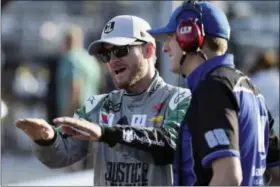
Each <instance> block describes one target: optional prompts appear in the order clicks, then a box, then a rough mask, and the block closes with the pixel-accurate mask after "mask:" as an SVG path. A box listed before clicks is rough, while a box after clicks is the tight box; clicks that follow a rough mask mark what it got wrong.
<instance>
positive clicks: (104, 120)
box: [99, 112, 115, 126]
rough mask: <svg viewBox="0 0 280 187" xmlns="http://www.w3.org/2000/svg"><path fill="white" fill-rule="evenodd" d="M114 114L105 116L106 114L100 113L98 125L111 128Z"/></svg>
mask: <svg viewBox="0 0 280 187" xmlns="http://www.w3.org/2000/svg"><path fill="white" fill-rule="evenodd" d="M114 116H115V114H112V113H110V114H107V113H106V112H100V116H99V124H101V125H106V126H112V125H113V121H114Z"/></svg>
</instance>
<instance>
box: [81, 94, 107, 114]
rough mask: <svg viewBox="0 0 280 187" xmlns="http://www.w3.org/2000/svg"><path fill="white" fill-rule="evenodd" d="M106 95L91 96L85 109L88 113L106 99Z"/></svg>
mask: <svg viewBox="0 0 280 187" xmlns="http://www.w3.org/2000/svg"><path fill="white" fill-rule="evenodd" d="M104 96H105V95H104V94H103V95H96V96H91V97H89V98H88V99H87V100H86V104H85V108H86V113H88V112H90V111H91V110H92V109H94V107H96V105H97V104H98V103H99V101H100V100H101V99H102V98H103V97H104Z"/></svg>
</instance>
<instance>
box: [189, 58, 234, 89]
mask: <svg viewBox="0 0 280 187" xmlns="http://www.w3.org/2000/svg"><path fill="white" fill-rule="evenodd" d="M218 66H229V67H233V68H234V67H235V65H234V57H233V55H232V54H224V55H221V56H216V57H213V58H211V59H208V60H206V61H205V62H204V63H202V64H200V65H199V66H198V67H197V68H196V69H195V70H194V71H193V72H191V73H190V74H189V75H188V76H187V77H186V79H185V82H186V83H187V84H188V86H189V89H190V90H191V91H192V92H193V91H194V90H195V89H196V87H197V85H198V83H199V82H200V81H201V80H203V79H204V77H205V75H206V74H207V73H209V72H210V71H211V70H212V69H214V68H216V67H218Z"/></svg>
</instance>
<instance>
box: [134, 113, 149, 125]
mask: <svg viewBox="0 0 280 187" xmlns="http://www.w3.org/2000/svg"><path fill="white" fill-rule="evenodd" d="M146 118H147V115H141V114H134V115H133V116H132V121H131V125H132V126H138V127H144V126H145V124H146Z"/></svg>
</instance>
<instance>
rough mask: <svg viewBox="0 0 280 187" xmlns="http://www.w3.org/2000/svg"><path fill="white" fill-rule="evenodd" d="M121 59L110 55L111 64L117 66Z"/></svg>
mask: <svg viewBox="0 0 280 187" xmlns="http://www.w3.org/2000/svg"><path fill="white" fill-rule="evenodd" d="M119 61H120V59H119V58H118V57H116V56H115V55H114V54H113V53H112V52H111V54H110V61H109V64H115V63H117V62H119Z"/></svg>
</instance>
